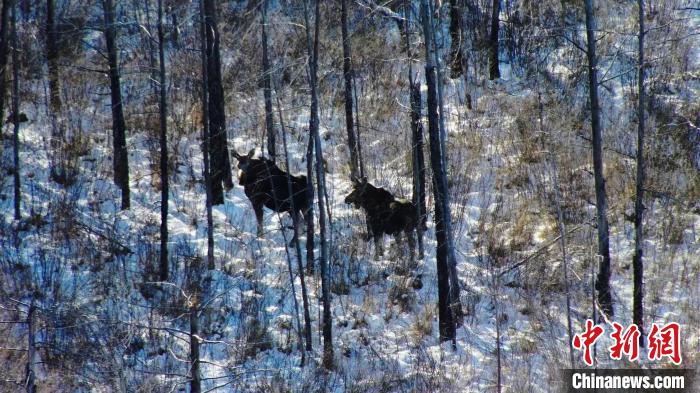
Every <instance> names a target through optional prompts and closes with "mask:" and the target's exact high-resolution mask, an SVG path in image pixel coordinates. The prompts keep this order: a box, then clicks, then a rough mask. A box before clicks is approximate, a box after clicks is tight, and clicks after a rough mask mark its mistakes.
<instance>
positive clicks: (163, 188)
mask: <svg viewBox="0 0 700 393" xmlns="http://www.w3.org/2000/svg"><path fill="white" fill-rule="evenodd" d="M164 39H165V33H164V31H163V0H158V62H159V74H160V75H159V80H160V90H159V92H160V102H159V103H160V105H159V106H160V108H159V109H160V279H161V281H167V280H168V270H169V264H168V196H169V195H168V194H169V192H170V179H169V176H168V121H167V114H168V107H167V103H166V100H165V98H166V97H165V94H166V85H165V49H164V45H165V42H164Z"/></svg>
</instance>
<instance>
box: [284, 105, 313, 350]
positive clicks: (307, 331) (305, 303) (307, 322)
mask: <svg viewBox="0 0 700 393" xmlns="http://www.w3.org/2000/svg"><path fill="white" fill-rule="evenodd" d="M277 111H278V114H279V118H280V127H282V147H283V148H284V161H285V164H286V167H287V174H288V176H287V192H288V193H289V195H292V179H291V177H290V176H289V174H291V172H290V166H289V150H288V149H287V134H286V132H285V129H284V118H283V117H282V105H281V104H280V99H279V96H277ZM311 197H312V198H313V195H312V196H311ZM293 205H294V198H292V211H294V206H293ZM307 214H308V213H307ZM311 218H312V221H313V215H311ZM292 220H293V225H294V239H293V240H294V250H295V252H296V254H297V269H299V281H301V299H302V307H303V308H304V340H305V342H306V350H307V351H311V350H312V341H311V313H310V311H309V296H308V294H307V290H306V280H305V277H304V263H303V258H302V255H301V243H300V242H299V215H298V214H293V215H292ZM311 232H312V235H313V230H312V231H311ZM312 243H313V239H312ZM312 252H313V248H312ZM311 264H313V261H312V262H311ZM302 358H303V355H302ZM302 363H303V360H302Z"/></svg>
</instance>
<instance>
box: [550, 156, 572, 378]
mask: <svg viewBox="0 0 700 393" xmlns="http://www.w3.org/2000/svg"><path fill="white" fill-rule="evenodd" d="M552 180H553V182H554V198H555V203H556V207H557V222H558V224H559V237H560V239H559V245H560V246H561V258H562V266H563V274H564V291H565V292H566V330H567V333H568V336H569V343H568V344H569V363H570V366H571V368H575V366H576V365H575V363H574V347H573V342H574V341H573V340H574V333H573V331H574V329H573V323H572V321H571V291H570V283H569V258H568V256H567V253H566V224H565V223H564V213H563V212H562V208H561V192H560V189H559V178H558V176H557V165H556V162H555V161H554V158H553V159H552Z"/></svg>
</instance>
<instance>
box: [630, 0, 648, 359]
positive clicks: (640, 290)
mask: <svg viewBox="0 0 700 393" xmlns="http://www.w3.org/2000/svg"><path fill="white" fill-rule="evenodd" d="M638 5H639V61H638V67H639V71H637V72H638V73H639V74H638V80H637V89H638V91H639V93H638V94H639V102H638V104H637V117H638V119H637V122H638V123H639V124H638V127H639V128H638V130H637V185H636V197H635V201H634V257H633V259H632V268H633V271H634V296H633V297H634V299H633V305H632V322H634V324H636V325H637V327H638V328H639V332H640V333H641V334H640V335H639V343H640V345H641V346H644V339H643V337H644V308H643V303H642V300H643V299H644V262H643V259H642V257H643V247H642V242H643V241H644V230H643V226H642V225H643V217H644V204H643V202H644V98H645V97H644V94H645V93H644V34H645V31H644V0H638Z"/></svg>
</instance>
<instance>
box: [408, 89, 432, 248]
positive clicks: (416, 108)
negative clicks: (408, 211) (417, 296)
mask: <svg viewBox="0 0 700 393" xmlns="http://www.w3.org/2000/svg"><path fill="white" fill-rule="evenodd" d="M410 88H411V141H412V143H411V145H412V153H413V154H412V156H413V160H412V164H413V165H412V167H413V198H412V200H413V204H414V205H415V206H416V215H417V216H418V227H417V230H416V232H417V235H418V236H417V237H418V255H419V256H420V258H421V259H422V258H423V256H424V255H425V249H424V246H423V232H424V231H425V230H426V228H427V220H428V214H427V207H426V204H425V192H426V191H425V156H424V154H423V123H422V122H421V115H422V114H421V112H422V110H421V97H420V84H419V83H416V84H412V85H411V87H410Z"/></svg>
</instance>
